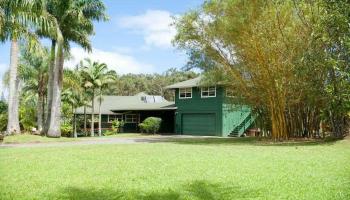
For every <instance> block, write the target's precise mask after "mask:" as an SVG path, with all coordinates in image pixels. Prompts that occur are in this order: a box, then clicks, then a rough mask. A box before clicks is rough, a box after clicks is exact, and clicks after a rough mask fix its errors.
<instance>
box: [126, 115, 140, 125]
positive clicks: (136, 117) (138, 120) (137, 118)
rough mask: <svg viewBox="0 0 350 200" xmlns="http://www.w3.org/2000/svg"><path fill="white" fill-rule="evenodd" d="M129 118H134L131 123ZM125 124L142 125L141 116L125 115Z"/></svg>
mask: <svg viewBox="0 0 350 200" xmlns="http://www.w3.org/2000/svg"><path fill="white" fill-rule="evenodd" d="M128 116H133V117H131V119H132V120H131V121H128ZM125 123H128V124H138V123H140V115H139V114H125Z"/></svg>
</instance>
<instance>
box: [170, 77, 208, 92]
mask: <svg viewBox="0 0 350 200" xmlns="http://www.w3.org/2000/svg"><path fill="white" fill-rule="evenodd" d="M201 79H202V76H198V77H197V78H193V79H190V80H187V81H182V82H179V83H175V84H172V85H169V86H167V87H165V89H176V88H189V87H198V86H199V85H200V82H201Z"/></svg>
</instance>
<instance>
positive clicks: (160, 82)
mask: <svg viewBox="0 0 350 200" xmlns="http://www.w3.org/2000/svg"><path fill="white" fill-rule="evenodd" d="M197 76H198V74H197V73H195V72H193V71H181V70H177V69H175V68H171V69H169V70H167V71H165V72H164V73H161V74H158V73H154V74H126V75H122V76H119V77H118V78H117V80H116V82H115V83H113V84H108V87H107V88H106V89H105V93H106V94H108V95H122V96H132V95H135V94H137V93H140V92H146V93H147V94H152V95H164V97H165V99H167V100H172V101H173V100H174V93H173V91H171V90H164V87H166V86H168V85H171V84H174V83H177V82H180V81H185V80H188V79H191V78H195V77H197Z"/></svg>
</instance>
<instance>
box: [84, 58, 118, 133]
mask: <svg viewBox="0 0 350 200" xmlns="http://www.w3.org/2000/svg"><path fill="white" fill-rule="evenodd" d="M84 61H85V62H82V63H81V70H82V73H81V74H82V77H83V82H84V88H89V89H90V90H91V91H92V96H91V136H94V123H95V119H94V118H95V117H94V114H95V97H96V91H98V90H99V91H100V98H99V136H101V109H100V108H101V102H102V91H103V88H104V87H105V86H106V85H107V84H108V83H109V82H111V81H113V79H114V78H113V75H112V73H111V72H109V71H108V68H107V65H106V64H104V63H98V62H93V61H91V60H90V59H85V60H84Z"/></svg>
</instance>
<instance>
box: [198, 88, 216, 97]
mask: <svg viewBox="0 0 350 200" xmlns="http://www.w3.org/2000/svg"><path fill="white" fill-rule="evenodd" d="M210 88H214V96H210V95H209V93H210ZM204 89H205V90H204ZM203 92H208V96H203ZM212 97H216V86H209V87H201V98H212Z"/></svg>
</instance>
